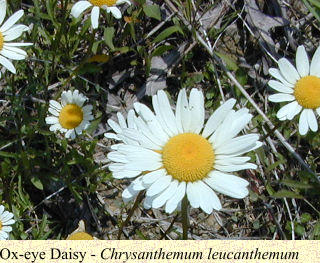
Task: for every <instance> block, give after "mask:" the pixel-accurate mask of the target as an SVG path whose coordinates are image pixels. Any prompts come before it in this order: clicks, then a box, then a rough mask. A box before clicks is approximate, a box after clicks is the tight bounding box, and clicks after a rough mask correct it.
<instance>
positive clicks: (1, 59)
mask: <svg viewBox="0 0 320 263" xmlns="http://www.w3.org/2000/svg"><path fill="white" fill-rule="evenodd" d="M0 64H1V65H2V66H4V67H5V68H6V69H7V70H9V71H10V72H12V73H13V74H16V69H15V67H14V66H13V64H12V63H11V61H10V60H8V59H7V58H5V57H3V56H1V55H0Z"/></svg>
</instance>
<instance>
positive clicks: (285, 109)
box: [277, 101, 298, 119]
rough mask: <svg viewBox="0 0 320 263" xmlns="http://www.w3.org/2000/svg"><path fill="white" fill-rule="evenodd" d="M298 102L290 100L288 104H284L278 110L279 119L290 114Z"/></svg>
mask: <svg viewBox="0 0 320 263" xmlns="http://www.w3.org/2000/svg"><path fill="white" fill-rule="evenodd" d="M297 104H298V103H297V102H296V101H293V102H290V103H288V104H286V105H285V106H283V107H282V108H281V109H280V110H279V111H278V112H277V117H278V119H281V118H284V117H286V118H287V116H288V115H290V114H291V113H292V112H293V111H294V110H295V108H296V105H297Z"/></svg>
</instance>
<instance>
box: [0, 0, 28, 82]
mask: <svg viewBox="0 0 320 263" xmlns="http://www.w3.org/2000/svg"><path fill="white" fill-rule="evenodd" d="M6 10H7V2H6V1H5V0H0V25H1V27H0V64H1V65H2V66H4V67H5V68H6V69H8V70H9V71H11V72H12V73H14V74H15V73H16V69H15V67H14V66H13V64H12V62H11V61H10V60H9V59H12V60H23V59H25V58H26V56H27V53H26V52H25V51H24V50H22V49H20V48H18V47H23V46H30V45H32V43H15V42H10V41H12V40H15V39H16V38H18V37H20V36H21V34H22V33H23V32H24V31H27V30H28V29H29V28H28V27H27V26H25V25H21V24H17V25H15V23H16V22H17V21H18V20H19V19H20V18H21V17H22V16H23V10H19V11H17V12H15V13H14V14H13V15H12V16H10V17H9V18H8V20H7V21H6V22H4V23H3V25H2V22H3V20H4V18H5V16H6ZM0 76H1V72H0Z"/></svg>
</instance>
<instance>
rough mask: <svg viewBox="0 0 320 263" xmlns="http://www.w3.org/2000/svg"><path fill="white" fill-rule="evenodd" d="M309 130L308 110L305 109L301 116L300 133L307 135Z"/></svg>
mask: <svg viewBox="0 0 320 263" xmlns="http://www.w3.org/2000/svg"><path fill="white" fill-rule="evenodd" d="M308 130H309V125H308V110H307V109H304V110H303V111H302V112H301V114H300V118H299V133H300V134H301V135H306V134H307V132H308Z"/></svg>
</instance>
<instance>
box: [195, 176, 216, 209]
mask: <svg viewBox="0 0 320 263" xmlns="http://www.w3.org/2000/svg"><path fill="white" fill-rule="evenodd" d="M197 189H198V192H199V193H201V195H199V196H200V198H199V199H200V200H199V204H200V207H201V209H202V210H203V211H204V212H206V213H207V214H211V213H212V209H215V210H218V211H219V210H220V209H221V208H222V207H221V203H220V200H219V198H218V197H217V195H216V194H215V193H214V192H213V190H212V189H211V188H210V187H209V186H207V185H206V184H205V183H203V182H202V181H198V182H197Z"/></svg>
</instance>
